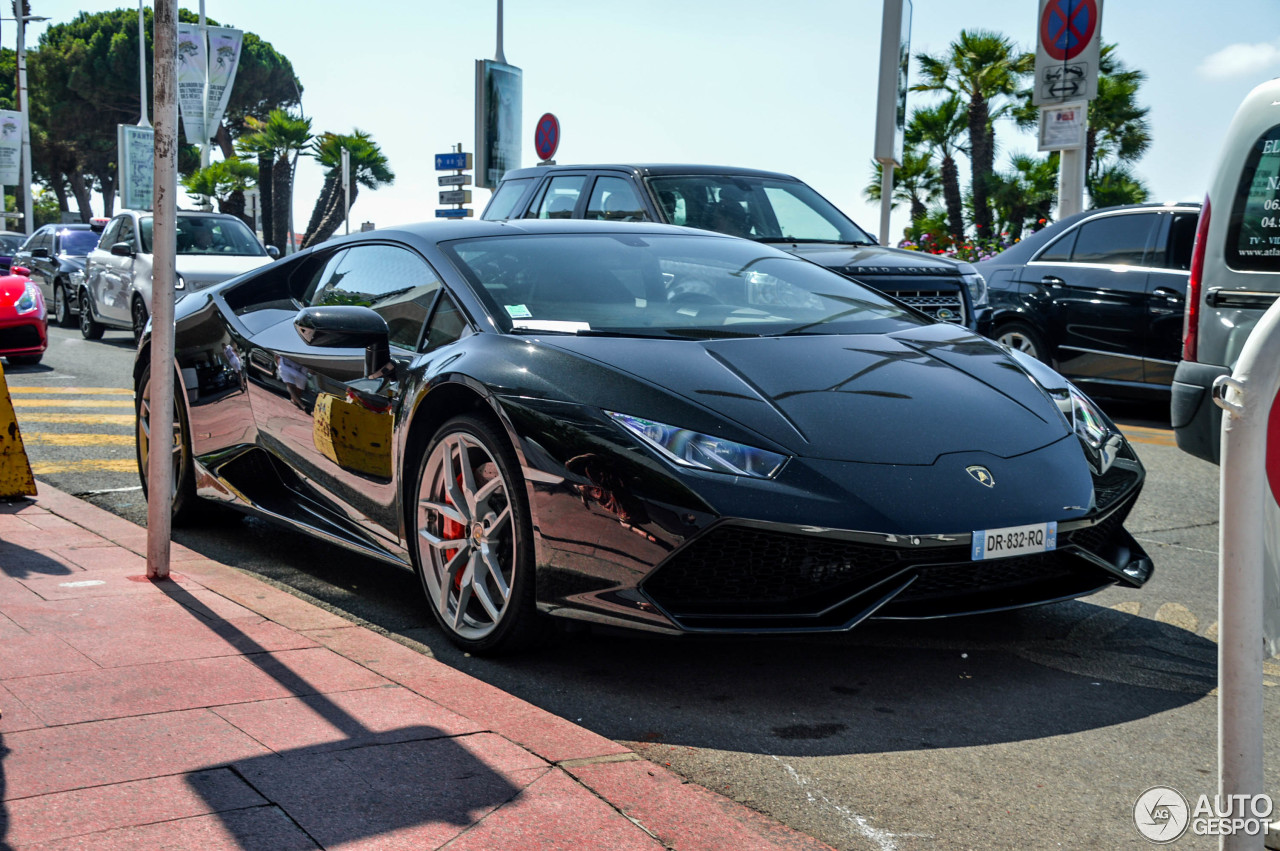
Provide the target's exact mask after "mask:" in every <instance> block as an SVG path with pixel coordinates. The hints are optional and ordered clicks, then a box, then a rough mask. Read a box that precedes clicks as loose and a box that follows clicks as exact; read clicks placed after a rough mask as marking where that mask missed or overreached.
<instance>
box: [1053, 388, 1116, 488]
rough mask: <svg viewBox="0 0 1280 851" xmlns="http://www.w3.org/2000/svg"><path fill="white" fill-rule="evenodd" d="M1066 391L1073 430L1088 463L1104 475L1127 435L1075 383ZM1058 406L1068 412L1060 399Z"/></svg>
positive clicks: (1096, 472)
mask: <svg viewBox="0 0 1280 851" xmlns="http://www.w3.org/2000/svg"><path fill="white" fill-rule="evenodd" d="M1067 390H1068V394H1069V397H1070V399H1069V404H1070V407H1071V412H1070V416H1069V417H1068V420H1069V422H1070V423H1071V429H1072V431H1074V432H1075V433H1076V437H1078V438H1080V444H1081V446H1083V447H1084V454H1085V457H1086V458H1088V459H1089V466H1090V467H1092V468H1093V472H1094V473H1095V474H1097V475H1099V476H1101V475H1102V474H1103V473H1105V472H1107V470H1110V469H1111V464H1112V462H1114V461H1115V460H1116V455H1117V454H1118V453H1119V452H1120V447H1121V446H1123V445H1124V437H1123V436H1122V435H1121V434H1120V432H1119V431H1118V430H1117V429H1116V427H1115V426H1113V425H1112V424H1111V420H1109V419H1107V415H1106V414H1104V413H1102V411H1100V410H1098V406H1097V405H1095V404H1094V403H1093V400H1092V399H1090V398H1089V397H1088V396H1086V395H1084V394H1083V393H1081V392H1080V391H1079V390H1078V389H1076V386H1075V385H1074V384H1069V385H1067ZM1058 405H1059V407H1060V408H1063V409H1064V410H1063V413H1064V414H1066V413H1067V412H1066V410H1065V408H1066V405H1064V404H1063V403H1062V402H1061V401H1059V403H1058Z"/></svg>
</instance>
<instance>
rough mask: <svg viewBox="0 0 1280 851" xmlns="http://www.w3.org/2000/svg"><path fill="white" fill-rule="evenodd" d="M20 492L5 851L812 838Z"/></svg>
mask: <svg viewBox="0 0 1280 851" xmlns="http://www.w3.org/2000/svg"><path fill="white" fill-rule="evenodd" d="M39 488H40V494H39V496H38V497H37V498H36V499H34V500H26V501H20V502H15V503H0V712H2V713H3V714H2V715H0V851H10V849H12V851H26V850H27V849H41V851H45V850H46V849H73V848H74V849H81V848H83V849H94V851H113V849H121V851H124V849H128V851H134V849H156V848H165V849H188V848H189V849H200V851H213V849H269V851H294V849H314V848H325V849H335V848H342V849H364V848H376V849H400V848H403V849H414V851H421V849H432V848H448V849H454V851H470V849H476V850H477V851H481V849H483V850H484V851H490V849H521V851H525V849H543V848H563V849H575V851H576V849H597V848H602V849H609V851H629V849H662V848H670V849H680V851H685V849H708V851H710V849H714V850H715V851H750V850H751V849H823V848H827V846H826V845H823V844H822V843H819V842H817V841H815V840H814V839H812V838H811V837H808V836H806V835H804V834H801V833H797V832H796V831H793V830H791V829H790V828H787V827H785V826H784V825H781V824H779V823H778V822H776V821H774V820H772V819H770V818H768V817H767V816H764V815H762V814H760V813H758V812H756V811H754V810H751V809H749V808H747V807H745V806H742V805H740V804H738V803H736V802H733V801H730V800H729V799H727V798H724V797H721V796H719V795H716V794H715V793H713V792H710V791H708V790H707V789H704V788H703V787H701V786H697V785H694V784H688V783H684V782H683V781H682V780H681V778H680V777H678V776H677V775H675V774H673V773H671V772H670V771H669V770H667V769H665V768H663V767H661V766H658V765H655V764H654V763H651V762H648V761H646V760H643V759H641V758H639V757H638V756H637V755H636V754H634V753H632V752H631V751H629V750H628V749H627V748H625V747H623V746H622V745H619V744H618V743H616V742H613V741H610V740H608V739H605V738H602V737H600V736H597V735H595V734H594V733H592V732H590V731H588V730H585V729H583V728H581V727H578V726H576V725H574V724H571V723H569V722H567V721H565V720H564V719H562V718H559V717H557V716H555V715H551V714H550V713H547V712H544V711H543V710H541V709H539V708H537V707H535V706H533V705H531V704H528V703H526V702H524V701H522V700H520V699H518V698H516V697H513V696H511V695H509V694H506V693H504V692H502V691H499V690H498V689H495V688H493V687H492V686H489V685H487V684H485V683H483V682H481V681H479V680H476V679H474V678H472V677H469V676H467V675H465V674H463V673H460V672H459V671H456V670H454V669H452V668H450V667H448V666H446V665H443V664H441V663H439V662H437V661H436V660H434V659H431V658H429V657H426V656H423V655H421V654H420V653H418V652H416V651H415V650H413V649H411V648H409V647H406V646H404V645H401V644H399V643H397V642H395V641H393V640H392V639H390V638H387V637H385V636H383V635H380V634H378V633H375V632H373V631H371V630H369V629H366V628H363V627H360V626H356V625H354V624H352V623H350V622H348V621H346V620H343V619H342V618H340V617H338V616H337V615H334V614H331V613H329V612H327V611H324V610H322V609H320V608H317V607H316V606H313V605H311V604H310V603H307V602H305V601H303V600H300V599H298V598H296V597H294V596H292V595H290V594H288V593H285V592H284V591H281V590H279V589H277V588H275V587H272V586H270V585H267V584H265V583H263V582H261V581H259V580H257V579H255V578H253V577H251V576H249V575H247V574H245V573H242V572H240V571H238V570H236V569H235V568H233V567H229V566H227V565H223V564H219V563H217V562H215V561H211V560H209V559H206V558H204V557H202V556H200V555H199V554H198V553H195V552H193V551H190V550H187V549H185V548H183V547H181V546H178V545H176V544H175V545H174V550H173V565H172V577H171V579H170V580H168V581H161V582H151V581H149V580H147V579H146V576H145V572H146V565H145V560H144V558H143V555H141V554H143V553H145V552H146V532H145V530H143V529H141V528H139V527H137V526H134V525H133V524H131V523H129V522H128V521H125V520H122V519H120V518H118V517H116V516H114V515H112V514H109V513H107V512H105V511H102V510H101V509H98V508H96V507H94V506H92V505H90V504H88V503H85V502H83V501H81V500H78V499H75V498H73V497H71V496H68V495H67V494H64V493H62V492H60V491H57V490H55V489H53V488H51V487H49V486H48V485H45V484H43V483H41V484H40V486H39ZM335 557H341V555H340V553H339V552H338V551H335Z"/></svg>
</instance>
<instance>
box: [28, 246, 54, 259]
mask: <svg viewBox="0 0 1280 851" xmlns="http://www.w3.org/2000/svg"><path fill="white" fill-rule="evenodd" d="M31 256H32V257H38V258H40V259H41V260H48V259H49V258H50V257H51V256H53V255H51V254H50V253H49V249H47V248H43V247H41V248H33V249H31Z"/></svg>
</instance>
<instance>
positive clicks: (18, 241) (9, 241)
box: [0, 234, 26, 254]
mask: <svg viewBox="0 0 1280 851" xmlns="http://www.w3.org/2000/svg"><path fill="white" fill-rule="evenodd" d="M25 239H26V237H25V236H7V235H4V234H0V251H7V252H9V253H10V254H12V253H13V252H15V251H17V250H18V249H19V248H20V247H21V246H22V242H23V240H25Z"/></svg>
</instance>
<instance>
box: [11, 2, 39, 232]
mask: <svg viewBox="0 0 1280 851" xmlns="http://www.w3.org/2000/svg"><path fill="white" fill-rule="evenodd" d="M23 6H24V4H23V3H22V0H19V1H18V5H17V14H16V15H15V16H14V17H16V18H17V19H18V102H19V104H20V106H19V109H20V110H21V111H22V227H23V231H24V232H25V233H27V234H30V233H31V232H32V231H33V230H34V229H35V228H34V227H33V225H34V217H33V215H32V210H31V109H30V107H29V106H28V105H27V96H28V92H27V46H26V43H25V39H26V33H27V16H26V14H24V13H25V11H26V10H25V9H24V8H23Z"/></svg>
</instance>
